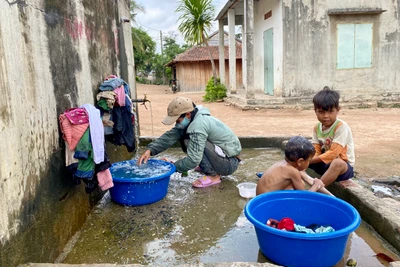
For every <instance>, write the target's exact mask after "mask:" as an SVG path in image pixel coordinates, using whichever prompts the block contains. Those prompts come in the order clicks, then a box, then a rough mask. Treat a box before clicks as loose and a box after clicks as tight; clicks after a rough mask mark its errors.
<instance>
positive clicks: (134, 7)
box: [130, 0, 146, 52]
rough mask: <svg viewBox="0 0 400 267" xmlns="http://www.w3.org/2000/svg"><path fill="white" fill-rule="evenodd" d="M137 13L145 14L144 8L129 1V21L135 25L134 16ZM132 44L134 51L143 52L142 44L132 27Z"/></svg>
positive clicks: (132, 0)
mask: <svg viewBox="0 0 400 267" xmlns="http://www.w3.org/2000/svg"><path fill="white" fill-rule="evenodd" d="M139 12H146V10H145V8H144V6H142V5H141V4H139V3H137V2H136V1H135V0H131V5H130V13H131V19H132V22H133V24H137V23H136V15H137V14H138V13H139ZM132 43H133V47H135V49H136V50H138V51H142V52H143V51H144V45H143V42H142V40H141V39H140V36H139V33H138V31H137V30H136V29H135V28H134V27H132Z"/></svg>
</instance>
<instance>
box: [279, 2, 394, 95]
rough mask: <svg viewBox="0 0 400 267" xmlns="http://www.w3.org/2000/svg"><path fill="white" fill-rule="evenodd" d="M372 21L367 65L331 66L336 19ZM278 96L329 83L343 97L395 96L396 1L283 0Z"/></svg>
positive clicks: (309, 90) (308, 92)
mask: <svg viewBox="0 0 400 267" xmlns="http://www.w3.org/2000/svg"><path fill="white" fill-rule="evenodd" d="M349 8H372V9H375V8H381V9H383V10H387V11H386V12H384V13H382V14H374V15H366V14H364V15H362V14H359V15H338V16H332V15H328V14H327V10H330V9H349ZM360 22H361V23H372V24H373V44H372V45H373V53H372V67H371V68H362V69H345V70H344V69H342V70H338V69H337V68H336V56H337V54H336V53H337V28H336V27H337V24H338V23H360ZM283 50H284V51H285V53H284V56H283V91H282V96H286V97H288V96H307V95H312V94H314V92H315V91H317V90H320V89H322V88H323V86H324V85H328V86H333V87H334V88H336V89H337V90H339V91H341V92H342V97H343V100H345V101H365V100H374V101H376V100H378V101H379V100H392V101H396V100H399V99H400V98H399V95H400V77H399V75H398V74H397V72H398V69H399V67H400V61H399V60H398V59H399V53H400V17H399V1H390V0H372V1H366V0H336V1H326V0H303V1H291V0H283Z"/></svg>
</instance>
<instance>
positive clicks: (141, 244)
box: [57, 148, 399, 266]
mask: <svg viewBox="0 0 400 267" xmlns="http://www.w3.org/2000/svg"><path fill="white" fill-rule="evenodd" d="M139 153H140V151H139ZM182 156H183V153H182V152H181V151H180V149H178V148H174V149H170V150H168V153H164V154H162V155H159V157H167V158H168V159H170V160H173V161H174V160H177V159H178V158H180V157H182ZM242 157H243V158H244V159H246V160H244V161H242V164H241V166H240V167H239V169H238V170H237V171H236V172H235V173H234V174H233V175H231V176H228V177H225V179H224V180H223V181H222V183H221V184H219V185H216V186H213V187H208V188H202V189H194V188H192V187H191V183H192V182H193V181H194V180H195V179H196V178H197V177H200V174H198V173H195V172H189V176H188V177H181V175H180V174H177V173H175V174H174V175H172V176H171V181H170V184H169V189H168V194H167V196H166V197H165V198H164V199H163V200H161V201H159V202H157V203H154V204H151V205H145V206H138V207H124V206H121V205H118V204H115V203H113V202H112V201H111V200H110V197H109V196H108V195H106V197H105V198H104V199H103V200H102V202H101V203H100V204H99V205H98V206H97V207H96V208H95V209H94V210H93V211H92V213H91V215H90V217H89V218H88V220H87V221H86V223H85V225H84V226H83V228H82V230H81V231H80V232H79V233H78V234H77V235H76V236H75V237H74V239H73V240H72V241H71V243H70V244H69V246H68V247H67V248H66V249H65V251H64V253H63V254H62V255H61V256H60V257H59V259H58V261H57V262H60V263H69V264H82V263H86V264H90V263H115V264H135V263H137V264H143V265H164V266H165V265H170V266H174V265H179V264H198V263H211V262H268V260H267V259H266V258H265V257H264V256H263V255H262V253H261V252H260V251H259V247H258V243H257V239H256V235H255V232H254V228H253V225H252V224H251V223H250V222H249V221H248V220H247V219H246V217H245V216H244V214H243V208H244V206H245V204H246V202H247V200H246V199H243V198H241V197H240V196H239V194H238V190H237V188H236V185H237V184H239V183H240V182H244V181H248V182H257V181H258V178H257V177H256V175H255V173H256V172H258V171H264V170H265V169H266V168H267V167H268V166H270V165H271V164H273V163H274V162H276V161H278V160H281V159H282V151H281V150H280V149H244V151H243V153H242ZM107 196H108V197H107ZM377 253H385V254H387V255H389V256H391V257H392V258H394V259H395V260H399V257H398V252H396V251H395V250H394V249H393V248H391V247H390V246H389V245H388V244H387V243H386V242H385V241H382V240H381V239H380V237H379V235H378V234H376V233H375V232H374V231H373V230H371V229H369V226H368V225H367V224H362V225H361V226H360V227H359V228H358V230H357V231H356V232H355V233H353V234H352V235H351V237H350V239H349V242H348V246H347V250H346V254H345V256H344V258H343V260H342V261H341V262H340V263H339V264H338V265H337V266H345V264H344V263H345V261H346V260H347V259H348V258H355V259H357V261H358V266H388V263H387V262H385V261H384V260H381V259H379V258H377V257H375V256H374V255H376V254H377ZM396 254H397V255H396Z"/></svg>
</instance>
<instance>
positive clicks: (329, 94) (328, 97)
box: [313, 86, 340, 111]
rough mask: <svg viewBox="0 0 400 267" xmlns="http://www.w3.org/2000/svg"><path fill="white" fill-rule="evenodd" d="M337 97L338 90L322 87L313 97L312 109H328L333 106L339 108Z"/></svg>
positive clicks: (338, 96) (338, 95)
mask: <svg viewBox="0 0 400 267" xmlns="http://www.w3.org/2000/svg"><path fill="white" fill-rule="evenodd" d="M339 98H340V94H339V92H337V91H334V90H332V89H330V88H329V87H328V86H325V87H324V89H322V90H321V91H319V92H318V93H316V94H315V96H314V98H313V103H314V109H322V110H326V111H330V110H332V109H333V108H339Z"/></svg>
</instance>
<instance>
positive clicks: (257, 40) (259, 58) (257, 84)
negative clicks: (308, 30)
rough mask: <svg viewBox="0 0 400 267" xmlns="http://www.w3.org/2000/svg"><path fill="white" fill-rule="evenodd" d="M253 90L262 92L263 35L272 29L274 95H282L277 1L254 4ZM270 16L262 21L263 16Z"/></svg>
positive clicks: (280, 29) (280, 40)
mask: <svg viewBox="0 0 400 267" xmlns="http://www.w3.org/2000/svg"><path fill="white" fill-rule="evenodd" d="M254 5H255V8H254V13H255V14H254V53H255V57H254V69H255V70H258V71H255V72H254V88H255V90H257V91H260V92H264V40H263V33H264V31H266V30H268V29H271V28H272V29H273V43H274V48H273V49H274V95H275V96H281V95H282V75H283V72H282V62H283V59H282V57H283V55H282V53H283V51H282V48H283V47H282V38H283V36H282V3H281V1H279V0H273V1H255V2H254ZM269 11H272V16H271V17H270V18H268V19H266V20H265V19H264V14H266V13H267V12H269Z"/></svg>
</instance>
